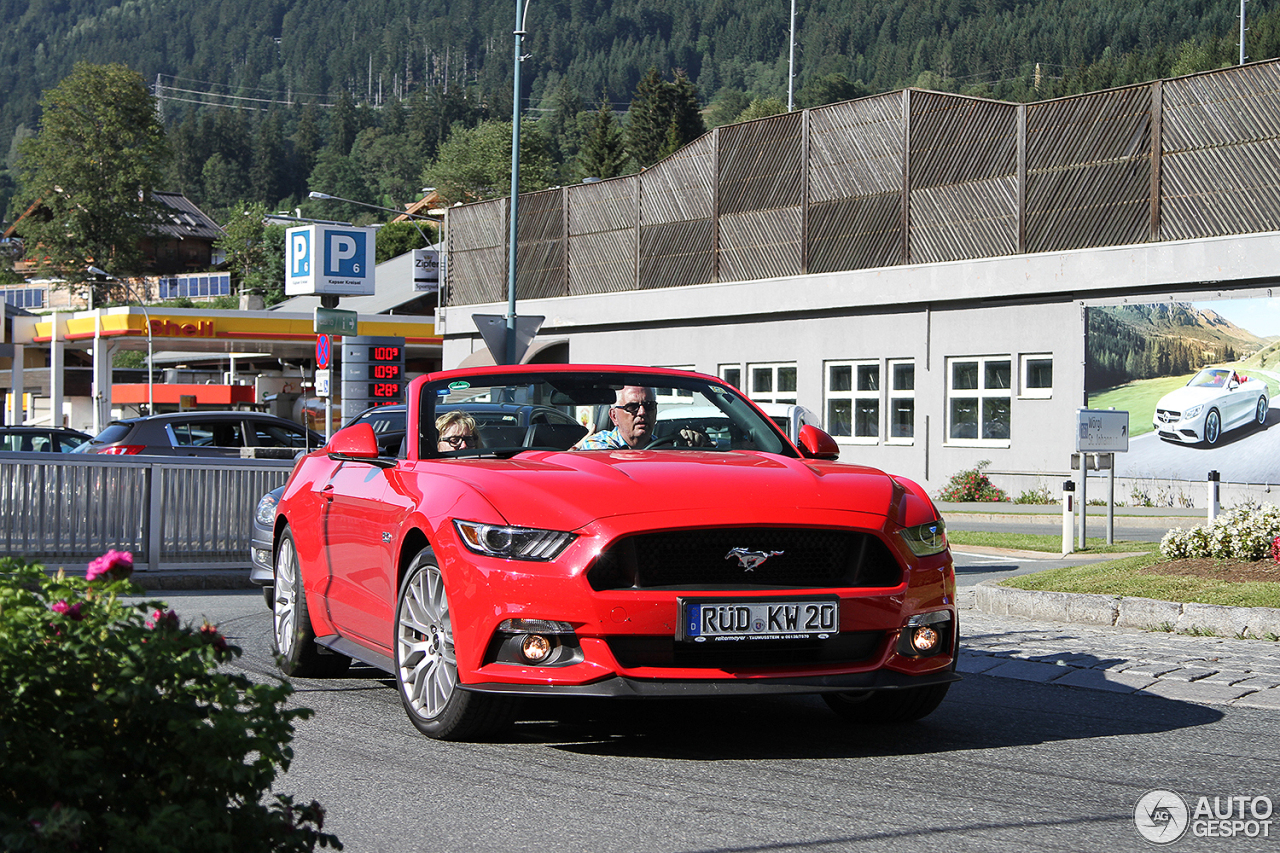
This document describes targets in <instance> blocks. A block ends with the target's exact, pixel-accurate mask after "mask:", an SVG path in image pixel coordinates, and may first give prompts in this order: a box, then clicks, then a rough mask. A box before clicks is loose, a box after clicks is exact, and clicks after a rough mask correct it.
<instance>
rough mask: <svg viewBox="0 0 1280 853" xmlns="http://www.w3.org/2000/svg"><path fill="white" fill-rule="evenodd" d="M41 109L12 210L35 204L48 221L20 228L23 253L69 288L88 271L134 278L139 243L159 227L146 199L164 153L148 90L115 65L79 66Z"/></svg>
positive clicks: (166, 151) (24, 154)
mask: <svg viewBox="0 0 1280 853" xmlns="http://www.w3.org/2000/svg"><path fill="white" fill-rule="evenodd" d="M40 103H41V107H42V109H43V114H42V117H41V120H40V131H39V133H38V134H37V135H36V136H34V137H31V138H30V139H27V140H25V141H24V142H23V143H22V146H21V154H22V160H21V181H22V187H23V196H22V201H21V202H20V204H21V206H22V207H23V208H24V209H25V207H26V206H27V205H29V204H30V203H31V202H33V201H40V202H41V208H42V210H43V211H44V212H45V214H46V216H32V217H28V219H27V220H25V221H24V222H23V225H22V229H21V231H22V236H23V237H24V238H25V240H26V245H27V246H28V251H31V249H33V248H35V249H36V251H35V252H32V254H33V255H35V256H36V257H39V258H41V259H42V266H43V267H44V268H45V269H46V270H47V271H48V272H49V273H56V274H57V275H59V276H60V277H63V278H65V279H66V280H68V281H70V282H71V283H72V284H73V285H75V284H78V283H81V282H85V281H87V280H88V279H89V275H88V273H87V271H86V267H87V266H88V265H90V264H92V265H94V266H97V267H100V268H103V269H106V270H108V271H109V272H111V273H113V274H114V275H116V276H123V275H126V274H131V273H137V272H140V271H141V269H142V252H141V250H140V244H141V242H142V240H143V238H144V237H146V236H147V235H148V234H149V233H150V231H151V229H152V228H153V227H154V226H155V225H156V224H157V223H158V222H159V212H158V209H157V206H156V205H155V203H154V202H153V201H152V198H151V193H152V190H153V189H154V188H155V187H156V185H157V183H158V182H159V181H160V179H161V178H162V176H163V174H164V172H163V169H164V164H165V160H166V158H167V157H168V156H169V147H168V144H167V140H166V139H165V134H164V127H163V126H162V125H161V124H160V119H159V116H158V115H157V114H156V106H155V100H154V99H153V98H152V97H151V93H150V92H148V91H147V86H146V83H145V82H144V81H143V79H142V77H141V76H140V75H139V74H137V72H134V71H131V70H130V69H128V68H126V67H125V66H123V65H90V64H88V63H78V64H77V65H76V67H75V70H74V71H73V72H72V73H71V76H69V77H67V78H66V79H65V80H63V81H62V82H61V83H59V84H58V85H57V86H55V87H54V88H52V89H50V90H49V91H47V92H46V93H45V95H44V97H43V98H42V99H41V101H40ZM37 247H38V248H37Z"/></svg>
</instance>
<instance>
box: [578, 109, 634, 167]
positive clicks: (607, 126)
mask: <svg viewBox="0 0 1280 853" xmlns="http://www.w3.org/2000/svg"><path fill="white" fill-rule="evenodd" d="M626 163H627V152H626V148H625V147H624V146H623V144H622V128H620V127H619V126H618V120H617V119H616V118H614V115H613V107H612V105H611V104H610V103H609V96H608V94H607V93H604V94H601V96H600V106H599V108H597V109H596V111H595V114H594V116H593V118H592V120H591V128H590V130H589V131H588V132H587V138H586V140H585V141H584V142H583V144H582V150H581V151H579V152H578V168H577V177H578V179H579V180H581V179H583V178H602V179H603V178H614V177H617V176H618V175H621V174H622V173H623V170H624V169H625V168H626Z"/></svg>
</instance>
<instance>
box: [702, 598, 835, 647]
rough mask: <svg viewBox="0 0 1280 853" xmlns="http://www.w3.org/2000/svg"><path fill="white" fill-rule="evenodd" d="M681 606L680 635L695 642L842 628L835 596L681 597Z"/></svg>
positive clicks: (820, 633) (787, 636)
mask: <svg viewBox="0 0 1280 853" xmlns="http://www.w3.org/2000/svg"><path fill="white" fill-rule="evenodd" d="M680 610H681V614H680V615H681V617H682V618H681V629H682V630H681V632H680V634H681V635H680V636H679V637H678V639H682V640H687V641H692V642H695V643H705V642H708V641H732V640H794V639H808V638H816V639H826V638H827V637H830V636H832V635H833V634H836V633H839V631H840V603H839V602H838V601H835V600H816V601H723V600H719V601H684V600H682V601H681V602H680Z"/></svg>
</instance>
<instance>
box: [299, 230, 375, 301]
mask: <svg viewBox="0 0 1280 853" xmlns="http://www.w3.org/2000/svg"><path fill="white" fill-rule="evenodd" d="M375 233H376V232H375V231H374V229H372V228H352V227H350V226H343V225H304V226H302V227H300V228H290V229H289V231H288V235H287V238H286V241H285V270H286V271H287V275H286V276H285V286H284V292H285V294H286V295H288V296H306V295H309V294H327V293H332V294H337V295H339V296H370V295H372V294H373V292H374V291H373V287H374V258H375V251H374V248H375V239H376V238H375Z"/></svg>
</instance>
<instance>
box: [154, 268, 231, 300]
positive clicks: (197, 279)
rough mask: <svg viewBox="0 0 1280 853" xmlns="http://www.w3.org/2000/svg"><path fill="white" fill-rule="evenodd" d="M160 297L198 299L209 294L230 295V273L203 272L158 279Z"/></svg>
mask: <svg viewBox="0 0 1280 853" xmlns="http://www.w3.org/2000/svg"><path fill="white" fill-rule="evenodd" d="M159 289H160V298H161V299H179V298H186V299H199V298H201V297H211V296H230V295H231V275H230V274H228V273H203V274H199V275H178V276H171V277H168V278H162V279H160V288H159Z"/></svg>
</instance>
